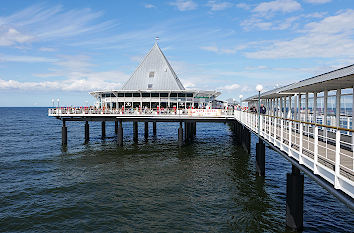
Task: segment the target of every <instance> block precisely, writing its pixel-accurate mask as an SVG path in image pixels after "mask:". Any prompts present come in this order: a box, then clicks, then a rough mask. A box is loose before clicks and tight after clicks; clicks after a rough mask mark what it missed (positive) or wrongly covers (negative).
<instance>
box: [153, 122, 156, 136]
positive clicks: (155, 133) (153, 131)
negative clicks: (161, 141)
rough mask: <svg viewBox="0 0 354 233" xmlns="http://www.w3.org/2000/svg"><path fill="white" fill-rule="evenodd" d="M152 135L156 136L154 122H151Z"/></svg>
mask: <svg viewBox="0 0 354 233" xmlns="http://www.w3.org/2000/svg"><path fill="white" fill-rule="evenodd" d="M152 134H153V135H154V136H156V121H153V122H152Z"/></svg>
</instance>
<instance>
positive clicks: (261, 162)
mask: <svg viewBox="0 0 354 233" xmlns="http://www.w3.org/2000/svg"><path fill="white" fill-rule="evenodd" d="M256 175H257V176H263V177H264V176H265V144H264V142H263V140H262V139H260V138H259V141H258V143H257V144H256Z"/></svg>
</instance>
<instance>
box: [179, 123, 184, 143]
mask: <svg viewBox="0 0 354 233" xmlns="http://www.w3.org/2000/svg"><path fill="white" fill-rule="evenodd" d="M178 145H179V146H182V145H183V127H182V121H181V122H180V123H179V128H178Z"/></svg>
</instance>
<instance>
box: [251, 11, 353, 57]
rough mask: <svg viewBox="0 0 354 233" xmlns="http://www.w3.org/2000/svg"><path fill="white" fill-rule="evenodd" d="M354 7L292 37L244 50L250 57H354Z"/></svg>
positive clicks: (306, 27)
mask: <svg viewBox="0 0 354 233" xmlns="http://www.w3.org/2000/svg"><path fill="white" fill-rule="evenodd" d="M352 22H354V10H346V11H342V12H339V13H338V15H335V16H329V17H326V18H324V19H322V20H321V21H319V22H312V23H308V24H306V25H305V26H304V29H303V30H301V31H300V32H302V33H303V35H301V36H298V37H296V38H294V39H291V40H285V41H276V42H271V44H270V45H269V46H267V47H266V48H264V49H260V50H258V51H255V52H248V53H245V55H246V57H248V58H257V59H266V58H305V57H321V58H334V57H350V58H353V57H354V39H353V35H354V24H353V23H352Z"/></svg>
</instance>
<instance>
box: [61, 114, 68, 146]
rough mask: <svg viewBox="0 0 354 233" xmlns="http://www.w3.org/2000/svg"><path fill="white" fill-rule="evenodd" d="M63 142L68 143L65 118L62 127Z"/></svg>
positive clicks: (64, 144)
mask: <svg viewBox="0 0 354 233" xmlns="http://www.w3.org/2000/svg"><path fill="white" fill-rule="evenodd" d="M61 144H62V145H63V146H66V145H67V144H68V129H67V128H66V124H65V120H63V126H62V128H61Z"/></svg>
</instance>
